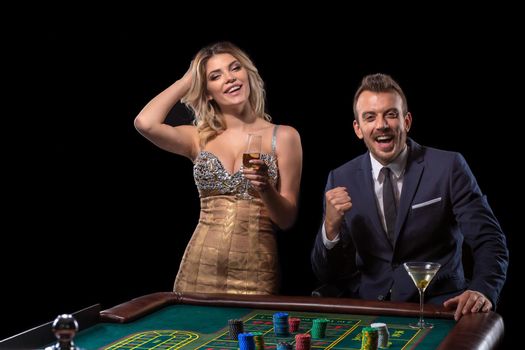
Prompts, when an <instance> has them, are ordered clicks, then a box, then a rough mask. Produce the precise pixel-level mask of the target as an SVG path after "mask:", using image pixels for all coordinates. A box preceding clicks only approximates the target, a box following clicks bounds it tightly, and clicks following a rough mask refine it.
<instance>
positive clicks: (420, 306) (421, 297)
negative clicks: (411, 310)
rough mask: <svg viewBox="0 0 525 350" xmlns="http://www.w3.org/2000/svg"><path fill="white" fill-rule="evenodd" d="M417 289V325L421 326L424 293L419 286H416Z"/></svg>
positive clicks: (422, 323)
mask: <svg viewBox="0 0 525 350" xmlns="http://www.w3.org/2000/svg"><path fill="white" fill-rule="evenodd" d="M418 290H419V327H421V328H423V326H424V321H423V304H424V301H423V299H424V293H423V290H422V289H421V288H418Z"/></svg>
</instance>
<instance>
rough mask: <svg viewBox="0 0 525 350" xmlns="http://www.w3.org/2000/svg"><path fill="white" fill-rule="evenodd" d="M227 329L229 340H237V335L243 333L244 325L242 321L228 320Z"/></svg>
mask: <svg viewBox="0 0 525 350" xmlns="http://www.w3.org/2000/svg"><path fill="white" fill-rule="evenodd" d="M228 327H229V329H230V331H229V333H230V338H231V339H235V340H237V339H238V337H239V334H241V333H243V332H244V324H243V323H242V320H228Z"/></svg>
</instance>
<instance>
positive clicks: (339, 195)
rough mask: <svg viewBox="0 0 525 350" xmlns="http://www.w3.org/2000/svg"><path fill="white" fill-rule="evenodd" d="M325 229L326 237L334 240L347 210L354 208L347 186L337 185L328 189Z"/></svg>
mask: <svg viewBox="0 0 525 350" xmlns="http://www.w3.org/2000/svg"><path fill="white" fill-rule="evenodd" d="M325 198H326V214H325V229H326V238H328V239H329V240H333V239H334V238H335V237H336V236H337V235H338V234H339V231H340V228H341V223H342V222H343V217H344V214H345V212H347V211H348V210H350V208H352V199H351V198H350V196H349V195H348V192H346V187H336V188H332V189H331V190H329V191H327V192H326V194H325Z"/></svg>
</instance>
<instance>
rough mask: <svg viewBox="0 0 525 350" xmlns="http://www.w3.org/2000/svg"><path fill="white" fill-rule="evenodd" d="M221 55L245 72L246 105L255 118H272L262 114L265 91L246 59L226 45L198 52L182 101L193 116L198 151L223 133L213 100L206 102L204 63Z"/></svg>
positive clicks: (224, 128) (230, 45)
mask: <svg viewBox="0 0 525 350" xmlns="http://www.w3.org/2000/svg"><path fill="white" fill-rule="evenodd" d="M223 53H228V54H230V55H232V56H233V57H235V58H236V59H237V60H238V61H239V62H240V63H241V65H242V67H243V68H244V69H246V71H247V72H248V80H249V83H250V96H249V102H250V105H251V107H252V109H253V111H254V113H255V115H256V116H257V117H258V118H263V119H265V120H268V121H270V120H271V117H270V116H269V115H268V114H267V113H266V112H265V103H266V101H265V98H266V91H265V90H264V82H263V80H262V78H261V76H260V75H259V72H258V71H257V68H255V65H254V64H253V62H252V61H251V59H250V58H249V57H248V55H247V54H246V53H244V52H243V51H242V50H241V49H239V48H238V47H237V46H235V45H234V44H232V43H230V42H227V41H222V42H218V43H215V44H212V45H209V46H206V47H204V48H202V49H201V50H200V51H199V52H197V54H196V55H195V57H194V59H193V61H192V63H191V66H190V70H191V74H192V84H191V87H190V89H189V90H188V92H187V93H186V95H185V96H184V97H183V98H182V100H181V102H182V103H184V104H185V105H186V106H188V107H189V108H191V110H192V111H193V114H194V115H195V120H194V124H195V125H196V126H197V131H198V133H199V139H200V145H201V147H204V146H205V145H206V143H207V142H208V141H210V140H211V139H213V138H214V137H215V136H217V135H218V134H219V133H220V132H222V131H224V130H226V125H225V124H224V121H223V119H222V117H221V115H222V114H221V109H220V107H219V105H218V104H217V103H216V102H215V101H214V100H209V99H208V97H207V89H206V86H207V79H206V63H207V62H208V60H209V59H210V58H211V57H212V56H214V55H218V54H223Z"/></svg>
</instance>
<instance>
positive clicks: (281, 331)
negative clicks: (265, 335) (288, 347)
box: [273, 312, 290, 337]
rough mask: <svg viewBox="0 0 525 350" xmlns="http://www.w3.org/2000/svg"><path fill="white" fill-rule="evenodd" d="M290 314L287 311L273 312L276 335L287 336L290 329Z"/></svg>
mask: <svg viewBox="0 0 525 350" xmlns="http://www.w3.org/2000/svg"><path fill="white" fill-rule="evenodd" d="M288 330H289V328H288V314H287V313H286V312H276V313H274V314H273V331H274V332H275V336H276V337H287V336H288V335H289V334H290V332H289V331H288Z"/></svg>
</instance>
